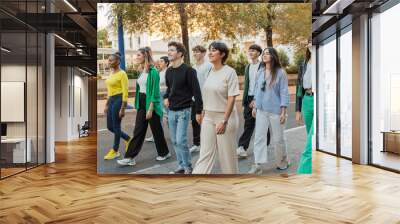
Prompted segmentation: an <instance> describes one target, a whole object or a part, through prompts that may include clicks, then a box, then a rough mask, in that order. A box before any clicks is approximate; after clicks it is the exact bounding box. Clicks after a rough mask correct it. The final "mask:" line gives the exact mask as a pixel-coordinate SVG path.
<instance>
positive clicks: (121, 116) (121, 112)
mask: <svg viewBox="0 0 400 224" xmlns="http://www.w3.org/2000/svg"><path fill="white" fill-rule="evenodd" d="M123 117H125V109H121V110H119V119H122V118H123Z"/></svg>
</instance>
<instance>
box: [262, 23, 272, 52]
mask: <svg viewBox="0 0 400 224" xmlns="http://www.w3.org/2000/svg"><path fill="white" fill-rule="evenodd" d="M264 30H265V34H266V37H267V47H273V46H274V45H273V43H272V26H271V25H269V26H267V27H265V28H264Z"/></svg>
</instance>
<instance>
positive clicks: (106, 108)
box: [104, 106, 108, 115]
mask: <svg viewBox="0 0 400 224" xmlns="http://www.w3.org/2000/svg"><path fill="white" fill-rule="evenodd" d="M107 112H108V106H106V107H104V114H105V115H107Z"/></svg>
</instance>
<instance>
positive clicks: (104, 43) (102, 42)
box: [97, 29, 111, 48]
mask: <svg viewBox="0 0 400 224" xmlns="http://www.w3.org/2000/svg"><path fill="white" fill-rule="evenodd" d="M97 47H99V48H105V47H111V41H109V40H108V31H107V30H106V29H101V30H98V31H97Z"/></svg>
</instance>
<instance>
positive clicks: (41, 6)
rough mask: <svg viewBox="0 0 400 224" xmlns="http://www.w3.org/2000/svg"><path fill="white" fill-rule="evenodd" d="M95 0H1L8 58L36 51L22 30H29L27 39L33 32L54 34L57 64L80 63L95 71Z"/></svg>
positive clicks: (2, 27)
mask: <svg viewBox="0 0 400 224" xmlns="http://www.w3.org/2000/svg"><path fill="white" fill-rule="evenodd" d="M96 3H97V1H96V0H47V1H46V0H12V1H11V0H1V1H0V27H1V30H2V39H4V40H2V46H7V48H8V49H12V52H11V53H10V54H9V55H8V57H9V58H12V57H13V56H16V57H21V56H24V55H28V58H29V56H30V52H32V54H33V53H34V52H35V51H36V50H37V48H36V46H34V45H33V44H28V45H26V44H25V35H21V34H20V33H25V32H27V41H29V40H30V39H32V37H33V35H30V34H29V33H30V32H32V33H44V32H49V33H55V34H57V36H56V37H55V55H56V58H55V62H56V66H57V65H68V66H77V67H81V68H82V69H84V70H86V71H89V72H90V73H92V74H95V73H96V48H97V46H96V45H97V43H96V35H97V32H96V26H97V18H96V16H97V13H96ZM17 34H20V35H17ZM21 38H22V39H21ZM25 46H27V47H26V48H25ZM39 47H40V46H39ZM26 52H27V53H28V54H26Z"/></svg>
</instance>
